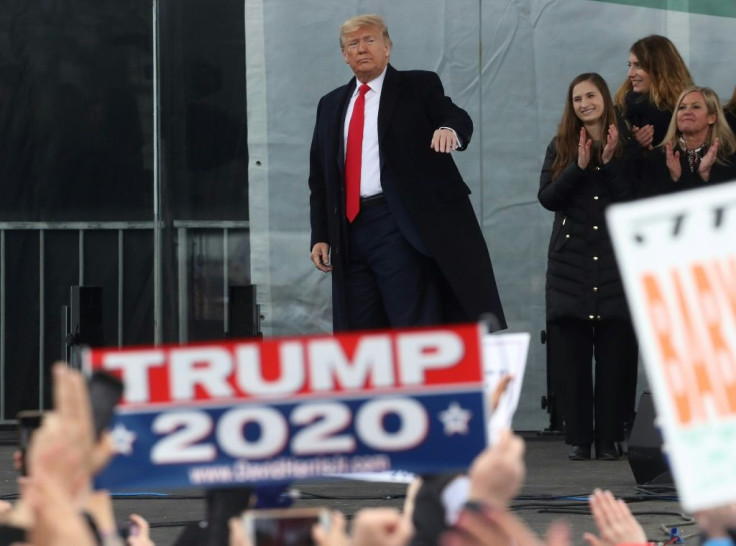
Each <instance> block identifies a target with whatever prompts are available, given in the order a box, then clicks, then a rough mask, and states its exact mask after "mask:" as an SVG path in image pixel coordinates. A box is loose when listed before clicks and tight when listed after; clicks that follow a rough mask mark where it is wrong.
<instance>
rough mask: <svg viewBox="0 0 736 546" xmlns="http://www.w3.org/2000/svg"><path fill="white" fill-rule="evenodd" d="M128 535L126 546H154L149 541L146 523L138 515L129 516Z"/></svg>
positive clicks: (154, 545) (149, 536) (148, 530)
mask: <svg viewBox="0 0 736 546" xmlns="http://www.w3.org/2000/svg"><path fill="white" fill-rule="evenodd" d="M130 524H131V525H130V535H129V536H128V538H127V539H126V540H125V544H127V546H156V544H155V543H154V542H153V541H152V540H151V535H150V526H149V525H148V521H146V519H145V518H144V517H142V516H139V515H138V514H130Z"/></svg>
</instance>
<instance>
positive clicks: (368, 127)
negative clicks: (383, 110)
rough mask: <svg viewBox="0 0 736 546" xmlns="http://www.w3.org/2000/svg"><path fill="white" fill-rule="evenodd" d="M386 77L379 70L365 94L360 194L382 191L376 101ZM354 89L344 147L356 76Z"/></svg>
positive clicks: (350, 106)
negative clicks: (378, 74) (379, 73)
mask: <svg viewBox="0 0 736 546" xmlns="http://www.w3.org/2000/svg"><path fill="white" fill-rule="evenodd" d="M385 77H386V69H384V70H383V72H381V75H380V76H378V77H377V78H376V79H375V80H372V81H369V82H368V86H369V87H370V88H371V90H370V91H368V92H367V93H366V94H365V114H364V121H363V155H362V157H361V163H360V196H361V197H370V196H371V195H376V194H377V193H381V192H383V188H382V187H381V159H380V157H379V154H378V103H379V102H380V101H381V89H383V80H384V78H385ZM356 84H357V85H356V86H355V91H354V92H353V96H352V97H350V104H348V111H347V113H346V114H345V126H344V128H343V138H344V144H345V146H344V149H345V150H347V147H348V146H347V145H348V127H349V126H350V118H351V117H352V115H353V107H354V106H355V99H357V98H358V94H359V89H360V86H361V83H360V82H359V81H357V78H356Z"/></svg>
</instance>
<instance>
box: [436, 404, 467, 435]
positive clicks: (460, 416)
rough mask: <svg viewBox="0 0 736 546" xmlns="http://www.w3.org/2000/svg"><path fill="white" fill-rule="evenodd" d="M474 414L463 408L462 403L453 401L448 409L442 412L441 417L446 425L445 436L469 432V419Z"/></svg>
mask: <svg viewBox="0 0 736 546" xmlns="http://www.w3.org/2000/svg"><path fill="white" fill-rule="evenodd" d="M472 416H473V412H471V411H469V410H466V409H463V408H461V407H460V404H458V403H457V402H455V401H453V402H450V405H449V406H448V408H447V409H446V410H443V411H441V412H440V415H439V418H440V421H442V424H443V425H444V426H445V436H452V435H453V434H467V433H468V421H470V418H471V417H472Z"/></svg>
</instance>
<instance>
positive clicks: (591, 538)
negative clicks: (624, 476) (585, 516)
mask: <svg viewBox="0 0 736 546" xmlns="http://www.w3.org/2000/svg"><path fill="white" fill-rule="evenodd" d="M588 502H589V504H590V510H591V512H592V513H593V520H594V521H595V525H596V527H597V528H598V534H599V535H600V537H598V536H596V535H594V534H592V533H585V534H584V535H583V538H584V539H585V540H586V541H587V542H588V544H590V546H615V545H616V544H623V543H625V544H646V543H647V536H646V534H645V533H644V529H642V528H641V525H639V522H637V521H636V518H635V517H634V516H633V515H632V513H631V511H630V510H629V507H628V506H627V505H626V503H625V502H624V501H623V500H621V499H618V500H616V499H615V498H614V496H613V494H612V493H611V492H610V491H601V490H600V489H596V490H595V491H594V492H593V494H592V495H591V496H590V499H589V501H588Z"/></svg>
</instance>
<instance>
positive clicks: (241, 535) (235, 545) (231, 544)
mask: <svg viewBox="0 0 736 546" xmlns="http://www.w3.org/2000/svg"><path fill="white" fill-rule="evenodd" d="M227 526H228V529H229V531H230V533H229V535H230V536H229V540H228V546H252V545H251V543H250V540H249V539H248V537H247V536H246V535H245V530H243V522H242V520H241V519H240V518H239V517H233V518H230V519H229V520H228V521H227Z"/></svg>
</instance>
